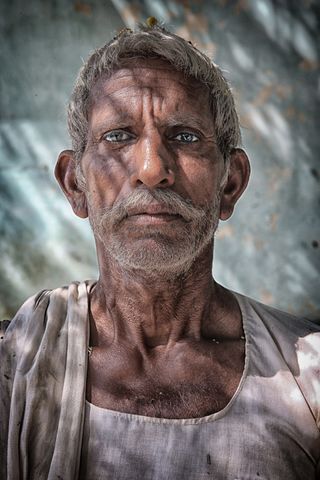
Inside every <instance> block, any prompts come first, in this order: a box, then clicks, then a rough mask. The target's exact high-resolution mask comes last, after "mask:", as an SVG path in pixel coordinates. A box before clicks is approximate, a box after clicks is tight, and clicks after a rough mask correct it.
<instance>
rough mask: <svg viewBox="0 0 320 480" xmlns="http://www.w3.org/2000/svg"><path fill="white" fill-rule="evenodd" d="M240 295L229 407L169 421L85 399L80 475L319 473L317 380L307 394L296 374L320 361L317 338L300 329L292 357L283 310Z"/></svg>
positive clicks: (221, 478) (224, 477)
mask: <svg viewBox="0 0 320 480" xmlns="http://www.w3.org/2000/svg"><path fill="white" fill-rule="evenodd" d="M237 299H238V302H239V305H240V307H241V312H242V319H243V327H244V331H245V336H246V359H245V368H244V372H243V376H242V379H241V381H240V384H239V386H238V389H237V391H236V392H235V394H234V396H233V398H232V399H231V401H230V402H229V404H228V405H227V406H226V407H225V408H224V409H223V410H221V411H220V412H217V413H214V414H212V415H209V416H206V417H202V418H196V419H179V420H172V419H161V418H152V417H147V416H142V415H133V414H127V413H121V412H116V411H112V410H108V409H104V408H99V407H97V406H95V405H93V404H91V403H89V402H88V401H86V407H85V424H84V437H83V444H82V454H81V457H82V459H81V468H80V479H81V480H85V479H86V480H100V479H101V480H102V479H105V480H107V479H110V480H111V479H117V480H128V479H130V480H141V479H144V480H180V479H181V480H185V479H194V480H202V479H210V478H212V479H215V480H229V479H230V480H236V479H237V480H238V479H239V480H240V479H241V480H243V479H248V480H249V479H250V480H253V479H257V480H258V479H259V480H262V479H272V480H277V479H279V480H304V479H305V480H312V479H315V478H316V468H317V463H318V461H319V456H320V436H319V428H318V426H317V423H318V422H319V418H318V417H317V418H316V416H315V414H316V411H313V410H312V406H311V404H310V403H308V399H309V400H310V399H311V398H313V400H314V401H315V402H316V401H317V400H316V395H317V396H318V399H319V382H320V380H319V378H315V377H314V378H310V379H309V381H310V384H311V389H310V390H309V391H307V390H304V389H303V388H302V386H301V385H300V384H299V381H297V377H301V376H304V375H305V376H308V373H309V367H311V365H312V363H313V362H314V361H316V359H319V356H318V354H317V352H316V350H315V348H318V346H319V343H318V341H317V342H315V338H313V339H312V337H309V338H308V337H303V338H301V334H300V335H299V336H297V337H296V338H294V340H295V343H296V346H297V350H298V351H296V355H297V356H296V357H295V355H293V351H292V352H289V349H288V352H286V351H285V349H286V342H285V338H279V333H280V332H279V325H277V322H279V321H280V322H281V319H282V318H283V314H280V312H277V311H274V310H269V309H265V308H264V307H262V306H261V305H259V304H257V303H255V302H253V301H252V300H248V299H247V298H245V297H243V296H240V295H237ZM273 324H274V325H273ZM271 326H273V328H272V329H271V328H270V327H271ZM281 327H282V328H283V326H280V329H281ZM281 333H282V332H281ZM305 333H306V332H305ZM283 334H285V331H283ZM288 354H289V355H288ZM298 357H300V362H299V359H298ZM312 385H313V386H312ZM310 407H311V408H310ZM318 425H319V423H318Z"/></svg>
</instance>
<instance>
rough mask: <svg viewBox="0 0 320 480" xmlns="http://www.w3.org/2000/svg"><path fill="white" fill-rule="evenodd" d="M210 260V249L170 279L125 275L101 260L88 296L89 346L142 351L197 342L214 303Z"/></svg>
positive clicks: (110, 261) (211, 252)
mask: <svg viewBox="0 0 320 480" xmlns="http://www.w3.org/2000/svg"><path fill="white" fill-rule="evenodd" d="M212 255H213V248H212V245H210V246H208V247H207V248H206V249H205V251H204V252H202V255H201V256H200V257H199V258H198V259H197V261H196V262H194V263H193V265H192V266H191V268H190V269H189V271H188V272H187V273H186V274H184V275H183V276H180V277H179V276H177V277H175V278H173V279H171V280H169V279H163V278H159V277H157V278H156V277H155V278H153V279H152V278H150V276H147V277H146V276H144V275H142V274H141V272H134V273H133V272H126V271H124V270H123V269H121V268H119V266H118V265H117V264H115V262H113V261H112V259H110V258H104V261H103V263H101V262H99V263H100V278H99V280H98V282H97V284H96V285H95V287H94V289H93V290H92V293H91V302H90V303H91V315H92V322H91V323H93V325H94V329H92V328H91V333H92V337H93V341H94V343H96V344H97V345H98V344H99V345H105V344H110V343H111V342H120V343H121V342H124V343H125V344H126V345H128V344H129V345H131V347H132V348H135V347H137V348H138V349H139V350H140V351H141V352H146V351H147V350H148V349H149V350H150V349H154V348H155V347H168V348H169V347H170V346H172V345H174V344H175V343H177V342H179V341H199V340H200V339H201V337H202V330H203V329H202V324H203V322H204V321H207V319H208V316H209V315H210V312H211V310H212V309H213V308H214V303H217V302H215V300H216V299H215V297H216V295H217V292H218V289H217V285H216V283H215V282H214V280H213V278H212V273H211V272H212ZM100 260H101V259H100ZM91 344H92V342H91Z"/></svg>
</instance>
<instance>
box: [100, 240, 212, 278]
mask: <svg viewBox="0 0 320 480" xmlns="http://www.w3.org/2000/svg"><path fill="white" fill-rule="evenodd" d="M212 241H213V234H212V235H210V236H208V238H202V242H199V243H198V244H197V245H195V244H194V242H192V241H190V238H189V237H186V236H184V238H183V239H182V238H180V239H175V240H173V239H170V238H168V237H166V236H162V235H157V236H153V235H149V236H147V237H144V238H142V239H139V240H133V241H131V242H126V241H120V242H119V241H116V239H113V241H112V240H111V241H110V240H109V241H108V242H103V244H104V248H105V251H106V254H107V256H109V257H112V259H113V260H114V261H115V262H116V263H118V264H119V266H120V267H121V268H122V269H124V270H127V271H135V272H137V271H139V272H140V273H141V274H144V275H146V276H149V277H150V276H152V277H155V276H157V277H159V276H161V278H165V279H170V278H174V277H177V276H181V275H184V274H186V273H187V272H188V271H189V270H190V268H191V267H192V265H193V263H194V262H195V260H196V259H197V258H198V257H199V255H200V254H201V252H202V251H203V250H204V249H205V247H207V246H208V244H209V242H212Z"/></svg>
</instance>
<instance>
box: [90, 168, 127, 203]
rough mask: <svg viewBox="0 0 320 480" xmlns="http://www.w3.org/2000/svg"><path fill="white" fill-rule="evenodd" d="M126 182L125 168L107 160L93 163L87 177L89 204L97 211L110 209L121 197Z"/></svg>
mask: <svg viewBox="0 0 320 480" xmlns="http://www.w3.org/2000/svg"><path fill="white" fill-rule="evenodd" d="M126 182H127V172H126V168H125V167H124V166H123V165H122V164H120V163H117V164H115V163H114V162H112V161H111V162H110V163H109V162H108V160H104V161H100V162H95V164H94V165H92V166H91V168H90V170H89V172H88V176H87V188H88V191H89V192H90V196H91V204H92V206H95V208H97V209H101V208H105V207H110V206H112V205H113V204H114V202H115V201H116V200H117V199H118V198H119V196H121V192H122V190H123V187H124V185H125V184H126Z"/></svg>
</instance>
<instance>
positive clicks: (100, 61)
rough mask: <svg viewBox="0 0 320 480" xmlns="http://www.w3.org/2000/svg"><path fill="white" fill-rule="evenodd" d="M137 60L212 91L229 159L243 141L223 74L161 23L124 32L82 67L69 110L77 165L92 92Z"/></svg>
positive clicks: (221, 143) (218, 132) (214, 113)
mask: <svg viewBox="0 0 320 480" xmlns="http://www.w3.org/2000/svg"><path fill="white" fill-rule="evenodd" d="M134 58H159V59H163V60H165V61H167V62H168V63H170V64H171V65H172V67H173V68H174V69H175V70H177V71H180V72H183V73H184V74H185V75H186V76H190V77H192V78H194V79H196V80H197V81H199V82H200V83H202V84H203V85H205V86H206V87H207V88H208V89H209V93H210V108H211V111H212V116H213V122H214V128H215V133H216V137H217V143H218V147H219V150H220V152H221V154H222V155H223V157H224V159H225V161H226V162H227V161H228V159H229V154H230V152H231V150H232V149H233V148H235V147H237V146H238V145H239V143H240V142H241V133H240V127H239V119H238V115H237V112H236V109H235V104H234V99H233V96H232V93H231V90H230V87H229V85H228V82H227V80H226V79H225V78H224V76H223V74H222V72H221V70H220V69H219V67H218V66H217V65H215V64H214V63H213V62H212V61H211V60H210V58H209V57H207V56H206V55H205V54H204V53H202V52H200V51H199V50H198V49H197V48H196V47H194V46H193V45H192V44H191V42H188V41H186V40H185V39H183V38H181V37H179V36H178V35H175V34H173V33H171V32H169V31H168V30H167V29H166V28H164V27H163V26H162V25H159V24H155V25H151V26H150V25H146V24H141V25H139V26H138V28H137V30H135V31H132V30H130V29H124V30H122V31H121V32H120V33H119V34H118V35H117V36H116V37H114V38H113V39H112V40H111V41H110V42H108V43H107V44H106V45H104V46H102V47H101V48H99V49H97V50H95V51H94V52H93V53H92V54H91V55H90V57H89V58H88V60H87V61H86V62H85V63H84V65H83V66H82V68H81V70H80V72H79V75H78V78H77V80H76V83H75V86H74V89H73V92H72V96H71V99H70V103H69V106H68V128H69V133H70V136H71V139H72V147H73V150H74V152H75V159H76V161H77V164H78V168H79V163H80V159H81V157H82V154H83V152H84V150H85V147H86V142H87V133H88V103H89V96H90V91H91V89H92V87H93V86H94V84H95V83H96V82H97V80H98V79H99V78H100V77H101V76H102V75H106V76H107V77H108V76H109V77H110V76H111V75H112V73H113V72H115V71H116V70H118V69H120V68H121V64H122V63H123V62H125V61H126V60H128V59H134Z"/></svg>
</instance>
